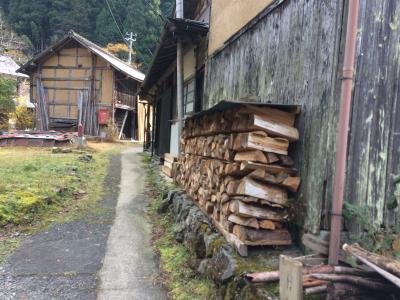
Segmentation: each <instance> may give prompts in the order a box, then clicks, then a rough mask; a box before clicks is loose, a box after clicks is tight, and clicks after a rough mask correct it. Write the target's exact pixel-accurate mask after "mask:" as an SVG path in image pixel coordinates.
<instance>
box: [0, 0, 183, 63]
mask: <svg viewBox="0 0 400 300" xmlns="http://www.w3.org/2000/svg"><path fill="white" fill-rule="evenodd" d="M107 1H108V4H107ZM107 1H106V0H85V1H82V0H34V1H32V0H0V6H1V8H2V10H3V12H4V16H5V19H6V21H7V23H8V24H10V25H11V27H12V29H13V30H15V31H16V32H17V33H18V34H19V35H21V36H24V37H27V38H28V39H29V41H30V43H31V44H32V47H31V48H32V49H31V52H33V53H32V54H34V53H38V52H40V51H42V50H43V49H44V48H46V47H47V46H49V45H50V44H51V43H53V42H55V41H56V40H58V39H59V38H61V37H62V36H64V35H65V34H66V33H67V32H68V31H69V30H70V29H73V30H75V31H76V32H77V33H79V34H81V35H83V36H85V37H87V38H88V39H90V40H92V41H93V42H95V43H97V44H99V45H100V46H106V45H107V44H108V43H121V42H124V40H123V36H125V33H126V32H131V31H132V32H134V33H136V34H137V41H136V43H134V47H135V51H136V59H137V61H138V63H141V64H142V69H143V70H145V69H146V68H147V66H148V64H149V62H150V60H151V56H152V51H153V50H154V48H155V46H156V44H157V41H158V38H159V35H160V32H161V29H162V24H163V21H162V19H163V18H164V17H166V16H169V15H170V13H171V10H172V8H173V5H174V2H175V1H174V0H107ZM112 14H113V15H114V18H113V16H112ZM116 23H117V24H118V27H119V29H118V27H117V25H116ZM26 50H27V51H29V49H26Z"/></svg>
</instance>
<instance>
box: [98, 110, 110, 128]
mask: <svg viewBox="0 0 400 300" xmlns="http://www.w3.org/2000/svg"><path fill="white" fill-rule="evenodd" d="M109 122H110V111H109V109H108V108H100V109H99V125H108V123H109Z"/></svg>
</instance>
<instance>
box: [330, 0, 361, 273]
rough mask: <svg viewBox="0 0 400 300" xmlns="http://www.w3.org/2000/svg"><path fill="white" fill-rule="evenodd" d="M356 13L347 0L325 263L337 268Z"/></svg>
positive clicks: (356, 6) (355, 6)
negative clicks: (329, 231)
mask: <svg viewBox="0 0 400 300" xmlns="http://www.w3.org/2000/svg"><path fill="white" fill-rule="evenodd" d="M358 10H359V0H349V7H348V15H347V30H346V45H345V52H344V63H343V77H342V89H341V98H340V114H339V123H338V130H337V136H336V169H335V178H334V186H333V199H332V213H331V233H330V241H329V259H328V262H329V264H331V265H337V264H338V261H339V250H340V232H341V224H342V210H343V197H344V186H345V179H346V160H347V140H348V129H349V123H350V112H351V100H352V99H351V97H352V88H353V75H354V61H355V52H356V39H357V23H358Z"/></svg>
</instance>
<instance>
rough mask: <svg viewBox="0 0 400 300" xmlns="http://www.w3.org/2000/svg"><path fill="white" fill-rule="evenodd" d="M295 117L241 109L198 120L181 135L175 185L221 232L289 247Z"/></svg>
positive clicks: (262, 109)
mask: <svg viewBox="0 0 400 300" xmlns="http://www.w3.org/2000/svg"><path fill="white" fill-rule="evenodd" d="M295 117H296V114H295V113H294V112H286V111H283V110H278V109H275V108H270V107H255V106H241V107H240V108H236V109H231V110H226V111H223V112H214V113H212V114H211V115H204V116H202V117H197V118H196V117H195V118H193V119H190V120H188V121H187V122H186V125H185V128H184V130H183V134H182V136H183V137H182V152H183V154H182V155H181V156H180V158H179V165H178V172H177V176H176V180H177V182H178V183H179V184H180V185H181V186H182V187H183V188H184V189H185V191H186V192H187V193H188V194H189V195H190V196H191V197H192V198H193V200H194V201H195V202H197V203H198V205H199V206H200V208H202V209H203V211H204V212H205V213H207V214H208V215H209V216H210V218H212V220H213V221H214V223H215V224H216V225H218V226H217V227H218V228H219V229H220V230H221V229H223V230H224V231H226V232H228V233H230V234H233V235H234V236H235V237H236V238H237V239H238V240H240V241H241V242H242V243H244V244H245V245H289V244H291V236H290V234H289V232H288V231H287V229H285V223H287V222H288V221H289V214H288V207H289V205H290V200H289V195H290V192H296V191H297V190H298V188H299V185H300V178H299V177H298V176H296V174H297V170H296V169H295V168H294V162H293V160H292V159H291V158H290V157H289V156H288V148H289V143H290V142H294V141H296V140H298V137H299V134H298V131H297V129H296V128H294V122H295Z"/></svg>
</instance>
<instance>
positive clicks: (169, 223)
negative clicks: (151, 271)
mask: <svg viewBox="0 0 400 300" xmlns="http://www.w3.org/2000/svg"><path fill="white" fill-rule="evenodd" d="M142 162H143V164H144V165H145V166H146V170H147V176H146V182H147V193H148V195H149V196H150V199H151V202H150V204H149V209H148V213H149V216H150V218H151V221H152V224H153V246H154V250H155V251H156V253H158V256H159V259H160V265H161V268H162V271H163V273H164V274H163V276H162V277H163V279H164V281H163V284H164V285H165V286H166V287H167V288H168V290H169V291H170V296H171V298H172V299H177V300H197V299H198V300H202V299H210V297H211V295H212V294H213V293H214V292H215V288H214V286H213V283H212V282H211V281H209V280H207V279H203V278H200V277H198V276H197V274H196V272H195V271H194V270H192V269H191V268H190V265H191V262H192V261H193V260H194V257H192V255H191V254H190V253H189V251H188V250H187V249H186V248H185V247H184V246H183V245H182V244H180V243H177V242H176V241H175V237H174V231H175V222H174V219H173V216H172V214H171V212H168V213H167V214H165V215H162V216H161V217H160V215H158V214H157V209H158V207H159V205H160V202H161V200H162V196H163V195H165V194H166V193H167V192H168V191H169V190H170V189H172V188H174V185H171V184H168V183H166V182H165V180H164V179H163V178H162V177H161V176H160V174H159V170H158V168H157V167H156V166H154V165H153V164H152V163H151V160H150V158H149V156H148V155H145V154H143V155H142ZM204 225H206V224H204ZM206 227H208V226H207V225H206V226H205V227H202V229H204V230H205V231H206V230H207V229H206Z"/></svg>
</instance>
